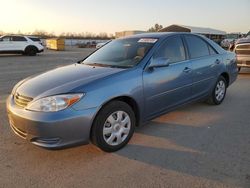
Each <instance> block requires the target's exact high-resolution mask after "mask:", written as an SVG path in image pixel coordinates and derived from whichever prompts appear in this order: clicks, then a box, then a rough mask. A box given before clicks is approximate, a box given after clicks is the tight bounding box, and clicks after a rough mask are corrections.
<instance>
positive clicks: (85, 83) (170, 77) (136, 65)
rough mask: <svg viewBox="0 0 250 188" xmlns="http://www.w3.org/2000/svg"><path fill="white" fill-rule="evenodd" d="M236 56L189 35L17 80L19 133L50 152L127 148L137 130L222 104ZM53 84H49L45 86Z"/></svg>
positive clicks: (109, 47)
mask: <svg viewBox="0 0 250 188" xmlns="http://www.w3.org/2000/svg"><path fill="white" fill-rule="evenodd" d="M237 75H238V70H237V65H236V57H235V54H234V53H232V52H228V51H225V50H223V49H222V48H221V47H220V46H219V45H217V44H216V43H214V42H213V41H211V40H210V39H208V38H206V37H203V36H200V35H195V34H190V33H147V34H138V35H134V36H130V37H126V38H121V39H116V40H112V41H111V42H109V43H108V44H106V45H105V46H103V47H102V48H100V49H98V50H96V51H95V52H94V53H92V54H91V55H90V56H88V57H86V58H85V59H84V60H82V61H80V62H79V63H76V64H73V65H68V66H65V67H60V68H56V69H53V70H50V71H48V72H45V73H42V74H40V75H36V76H32V77H29V78H26V79H24V80H22V81H20V82H19V83H18V84H17V85H16V86H15V87H14V88H13V90H12V92H11V95H10V96H9V97H8V99H7V112H8V117H9V122H10V126H11V128H12V130H13V131H14V132H15V134H17V135H19V136H20V137H22V138H24V139H26V140H27V141H29V142H31V143H33V144H35V145H38V146H42V147H45V148H58V147H59V148H60V147H64V146H69V145H74V144H77V143H86V142H88V141H89V140H91V141H92V142H93V143H94V144H95V145H97V146H98V147H100V148H101V149H102V150H104V151H108V152H112V151H116V150H118V149H120V148H122V147H123V146H125V145H126V144H127V143H128V141H129V140H130V138H131V137H132V135H133V133H134V129H135V126H138V125H140V124H142V123H144V122H146V121H148V120H151V119H153V118H155V117H157V116H160V115H162V114H164V113H166V112H169V111H171V110H173V109H175V108H177V107H179V106H181V105H184V104H188V103H191V102H194V101H198V100H207V101H208V102H209V103H210V104H214V105H219V104H221V103H222V102H223V100H224V98H225V96H226V91H227V88H228V87H229V86H230V85H231V84H232V83H233V82H234V81H235V80H236V78H237ZM48 80H49V81H48Z"/></svg>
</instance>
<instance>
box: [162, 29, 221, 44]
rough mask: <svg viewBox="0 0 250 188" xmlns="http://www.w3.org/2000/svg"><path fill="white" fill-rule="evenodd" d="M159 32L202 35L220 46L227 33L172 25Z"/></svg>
mask: <svg viewBox="0 0 250 188" xmlns="http://www.w3.org/2000/svg"><path fill="white" fill-rule="evenodd" d="M159 32H189V33H196V34H202V35H205V36H206V37H208V38H210V39H211V40H213V41H215V42H216V43H218V44H220V42H221V41H222V40H223V39H224V37H225V35H226V32H225V31H220V30H217V29H211V28H203V27H193V26H186V25H170V26H168V27H165V28H163V29H161V30H159Z"/></svg>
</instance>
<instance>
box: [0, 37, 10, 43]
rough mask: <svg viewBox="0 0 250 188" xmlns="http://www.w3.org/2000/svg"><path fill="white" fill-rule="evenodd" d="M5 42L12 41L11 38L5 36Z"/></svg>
mask: <svg viewBox="0 0 250 188" xmlns="http://www.w3.org/2000/svg"><path fill="white" fill-rule="evenodd" d="M2 40H3V41H5V42H9V41H10V37H9V36H5V37H3V38H2Z"/></svg>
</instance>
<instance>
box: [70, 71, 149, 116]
mask: <svg viewBox="0 0 250 188" xmlns="http://www.w3.org/2000/svg"><path fill="white" fill-rule="evenodd" d="M76 90H77V91H78V92H80V91H82V92H84V93H85V96H84V97H83V98H82V99H81V100H80V101H79V102H78V103H76V104H75V105H74V106H73V108H74V109H75V110H85V109H89V108H95V107H97V108H99V109H100V108H101V107H102V106H103V105H104V104H106V103H107V102H109V101H110V100H112V99H114V98H117V97H121V96H123V97H124V96H127V97H130V98H132V99H134V100H135V102H136V103H137V105H138V106H140V109H143V105H144V103H143V101H144V100H143V89H142V70H141V69H140V68H133V69H130V70H126V71H123V72H120V73H118V74H115V75H111V76H109V77H107V78H104V79H103V80H98V81H96V82H92V83H90V84H88V85H87V86H84V88H78V89H76ZM141 113H142V112H141Z"/></svg>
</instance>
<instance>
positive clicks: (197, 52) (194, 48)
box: [185, 35, 210, 59]
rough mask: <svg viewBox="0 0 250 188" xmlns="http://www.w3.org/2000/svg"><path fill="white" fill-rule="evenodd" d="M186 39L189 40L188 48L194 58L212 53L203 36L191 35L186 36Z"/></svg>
mask: <svg viewBox="0 0 250 188" xmlns="http://www.w3.org/2000/svg"><path fill="white" fill-rule="evenodd" d="M185 39H186V41H187V45H188V50H189V53H190V57H191V58H192V59H193V58H199V57H204V56H208V55H209V54H210V52H209V49H208V45H207V43H206V42H205V41H203V40H202V39H201V38H199V37H197V36H191V35H190V36H185Z"/></svg>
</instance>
